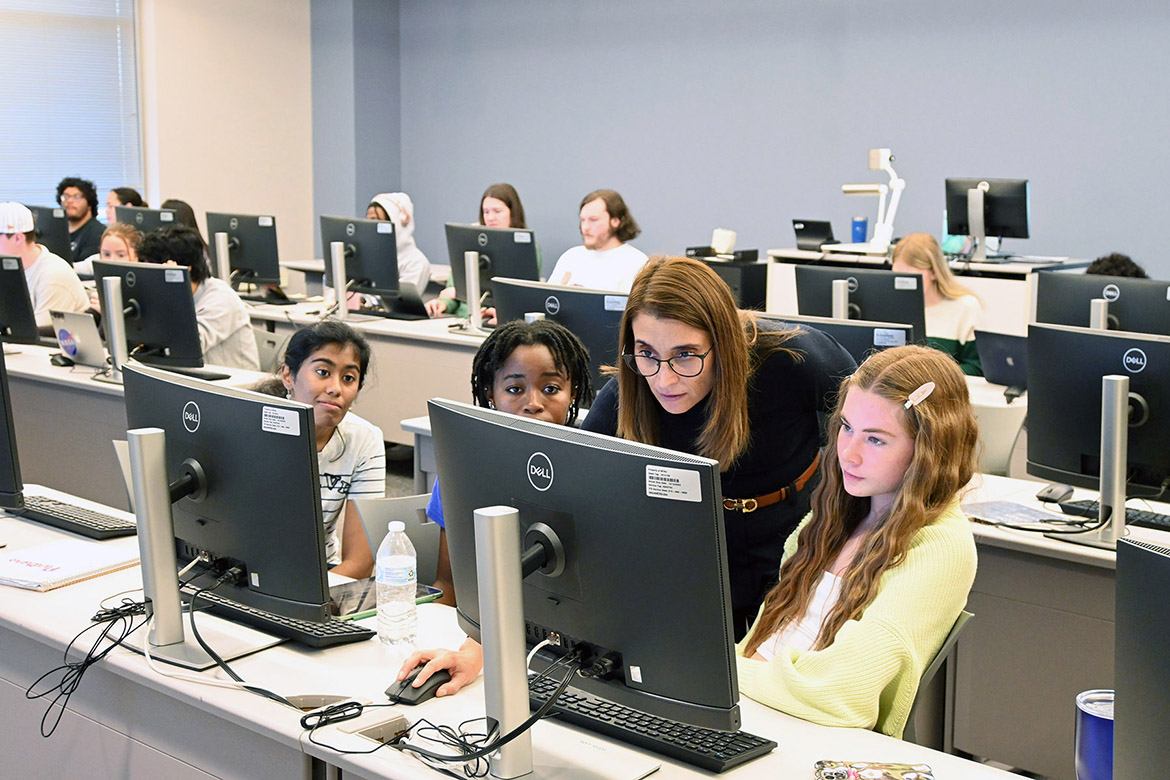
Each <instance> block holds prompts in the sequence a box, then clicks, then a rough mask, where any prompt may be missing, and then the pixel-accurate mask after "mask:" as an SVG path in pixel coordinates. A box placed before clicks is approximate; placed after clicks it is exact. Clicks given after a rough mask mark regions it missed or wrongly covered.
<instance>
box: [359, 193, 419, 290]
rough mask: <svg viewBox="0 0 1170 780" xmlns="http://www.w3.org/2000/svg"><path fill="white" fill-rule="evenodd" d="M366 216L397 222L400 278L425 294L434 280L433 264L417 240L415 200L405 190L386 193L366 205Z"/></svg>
mask: <svg viewBox="0 0 1170 780" xmlns="http://www.w3.org/2000/svg"><path fill="white" fill-rule="evenodd" d="M366 219H380V220H389V221H390V222H393V223H394V235H395V236H396V237H397V244H398V281H400V282H409V283H410V284H413V285H414V287H415V289H416V290H418V294H419V295H422V294H423V292H424V291H425V290H426V289H427V282H429V281H430V280H431V263H430V261H429V260H427V256H426V255H424V254H423V252H422V250H421V249H419V248H418V245H417V244H415V243H414V203H412V202H411V200H410V196H409V195H407V194H406V193H405V192H382V193H379V194H378V195H375V196H374V198H373V200H371V201H370V205H369V206H367V207H366Z"/></svg>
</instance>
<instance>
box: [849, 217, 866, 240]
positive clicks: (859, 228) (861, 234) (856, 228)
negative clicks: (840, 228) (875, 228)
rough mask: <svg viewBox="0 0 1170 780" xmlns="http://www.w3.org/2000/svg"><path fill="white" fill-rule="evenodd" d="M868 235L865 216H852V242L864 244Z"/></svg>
mask: <svg viewBox="0 0 1170 780" xmlns="http://www.w3.org/2000/svg"><path fill="white" fill-rule="evenodd" d="M867 235H869V219H868V218H867V217H854V218H853V243H855V244H864V243H865V237H866V236H867Z"/></svg>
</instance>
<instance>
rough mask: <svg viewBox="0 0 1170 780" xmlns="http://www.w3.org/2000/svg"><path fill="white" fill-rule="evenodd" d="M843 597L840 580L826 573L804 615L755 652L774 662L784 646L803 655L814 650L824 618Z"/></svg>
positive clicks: (769, 638)
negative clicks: (839, 598) (840, 597)
mask: <svg viewBox="0 0 1170 780" xmlns="http://www.w3.org/2000/svg"><path fill="white" fill-rule="evenodd" d="M840 595H841V578H840V577H838V576H837V575H836V574H833V573H832V572H830V571H826V572H825V573H824V574H822V575H821V580H820V582H818V583H817V589H816V591H815V592H814V593H813V597H812V600H810V601H809V603H808V609H807V610H805V613H804V616H803V617H801V619H800V620H797V621H794V622H792V623H789V624H788V625H786V626H785V627H784V628H782V629H781V630H779V631H777V632H776V633H774V634H772V636H770V637H768V638H767V639H765V640H764V643H763V644H761V645H760V646H759V647H758V648H757V649H756V652H757V653H759V654H760V655H761V656H763V658H764V660H766V661H771V660H772V659H773V658H775V657H776V654H777V653H778V652H780V649H781V648H783V647H791V648H794V649H796V650H800V651H801V652H805V651H808V650H812V646H813V643H814V642H816V640H817V634H819V633H820V631H821V624H822V623H824V622H825V617H826V616H827V615H828V614H829V610H831V609H832V608H833V605H835V604H836V603H837V598H838V596H840Z"/></svg>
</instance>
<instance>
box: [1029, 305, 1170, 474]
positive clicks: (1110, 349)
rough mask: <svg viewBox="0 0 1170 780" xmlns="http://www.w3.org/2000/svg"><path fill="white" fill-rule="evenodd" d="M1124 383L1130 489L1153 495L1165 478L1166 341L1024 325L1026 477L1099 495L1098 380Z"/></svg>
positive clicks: (1169, 465)
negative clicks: (1126, 381)
mask: <svg viewBox="0 0 1170 780" xmlns="http://www.w3.org/2000/svg"><path fill="white" fill-rule="evenodd" d="M1106 375H1119V376H1126V377H1129V413H1128V415H1129V421H1128V439H1129V442H1128V448H1127V451H1126V452H1127V458H1126V460H1127V465H1128V469H1127V473H1126V474H1125V477H1126V482H1127V490H1128V493H1129V494H1130V495H1140V494H1142V493H1147V494H1153V493H1156V492H1158V491H1159V489H1160V488H1161V486H1162V484H1163V481H1164V480H1166V479H1167V478H1170V446H1167V442H1170V337H1167V336H1155V335H1146V334H1140V333H1127V332H1122V331H1095V330H1087V329H1084V328H1070V327H1066V326H1063V325H1029V326H1028V463H1027V471H1028V473H1029V474H1031V475H1033V476H1036V477H1039V478H1041V479H1047V480H1051V481H1053V482H1065V483H1068V484H1070V485H1076V486H1078V487H1084V488H1096V487H1097V486H1098V483H1099V480H1100V477H1101V473H1102V464H1101V446H1100V445H1101V397H1102V390H1101V384H1102V383H1101V379H1102V377H1104V376H1106Z"/></svg>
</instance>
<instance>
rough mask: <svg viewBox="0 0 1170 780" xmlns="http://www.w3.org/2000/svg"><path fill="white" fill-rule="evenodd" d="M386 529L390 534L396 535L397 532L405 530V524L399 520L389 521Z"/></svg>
mask: <svg viewBox="0 0 1170 780" xmlns="http://www.w3.org/2000/svg"><path fill="white" fill-rule="evenodd" d="M387 527H388V528H389V529H390V533H392V534H393V533H398V532H399V531H405V530H406V523H404V522H402V521H401V520H391V521H390V524H389V525H388V526H387Z"/></svg>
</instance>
